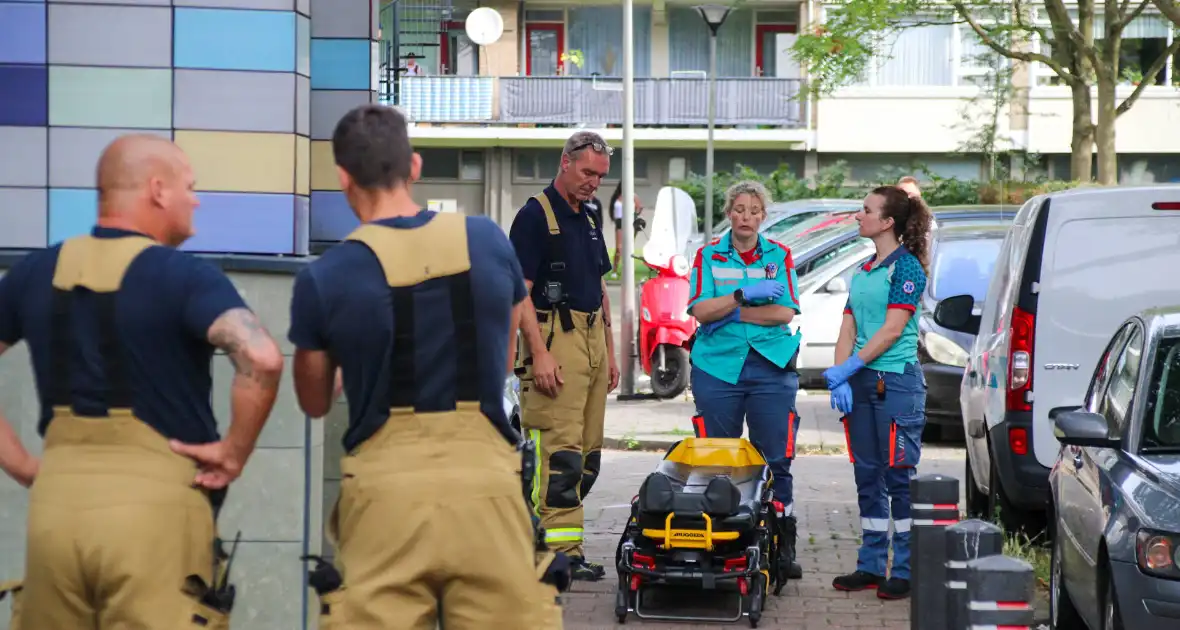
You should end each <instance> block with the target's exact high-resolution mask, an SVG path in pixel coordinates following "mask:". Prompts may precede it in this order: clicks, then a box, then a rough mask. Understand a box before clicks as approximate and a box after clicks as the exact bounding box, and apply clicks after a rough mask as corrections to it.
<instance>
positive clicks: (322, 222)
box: [310, 191, 361, 242]
mask: <svg viewBox="0 0 1180 630" xmlns="http://www.w3.org/2000/svg"><path fill="white" fill-rule="evenodd" d="M360 224H361V222H360V220H359V219H357V218H356V215H355V214H353V213H352V208H350V207H349V206H348V199H347V198H346V197H345V196H344V193H342V192H338V191H337V192H312V193H311V228H310V232H311V240H312V241H313V242H314V241H321V242H322V241H339V240H343V239H344V237H345V236H348V235H349V234H350V233H351V232H352V231H353V230H355V229H356V228H357V226H359V225H360Z"/></svg>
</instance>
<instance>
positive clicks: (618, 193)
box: [610, 182, 643, 278]
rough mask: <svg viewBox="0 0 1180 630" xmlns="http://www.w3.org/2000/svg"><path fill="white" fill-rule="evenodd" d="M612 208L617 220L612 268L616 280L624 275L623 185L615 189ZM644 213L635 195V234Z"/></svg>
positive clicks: (611, 198) (611, 200) (611, 203)
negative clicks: (622, 264)
mask: <svg viewBox="0 0 1180 630" xmlns="http://www.w3.org/2000/svg"><path fill="white" fill-rule="evenodd" d="M610 207H611V211H612V213H613V214H612V216H614V219H615V257H614V264H613V265H612V267H613V268H614V271H613V272H612V275H613V276H615V277H616V278H617V277H618V275H619V274H620V273H622V271H621V270H622V267H620V266H619V258H620V256H622V254H623V183H622V182H619V185H618V186H616V187H615V192H614V194H613V195H611V197H610ZM642 212H643V205H642V204H640V203H639V195H635V223H636V225H635V226H634V229H635V232H636V233H638V232H639V229H640V228H639V227H638V226H639V223H640V219H639V215H640V214H641V213H642Z"/></svg>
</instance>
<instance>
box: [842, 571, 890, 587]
mask: <svg viewBox="0 0 1180 630" xmlns="http://www.w3.org/2000/svg"><path fill="white" fill-rule="evenodd" d="M884 583H885V578H884V577H882V576H880V575H873V574H872V573H869V572H867V571H857V572H855V573H849V574H848V575H841V576H839V577H837V578H836V579H834V580H832V586H833V587H834V588H835V589H836V590H837V591H867V590H869V589H871V588H880V587H881V585H882V584H884Z"/></svg>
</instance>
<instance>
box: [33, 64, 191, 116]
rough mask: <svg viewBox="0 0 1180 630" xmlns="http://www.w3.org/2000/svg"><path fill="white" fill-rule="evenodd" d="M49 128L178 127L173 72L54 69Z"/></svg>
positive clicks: (52, 72)
mask: <svg viewBox="0 0 1180 630" xmlns="http://www.w3.org/2000/svg"><path fill="white" fill-rule="evenodd" d="M49 104H50V107H49V122H50V124H51V125H54V126H74V127H126V128H131V129H161V128H171V127H172V71H171V70H149V69H127V68H79V67H67V66H52V67H51V68H50V70H49Z"/></svg>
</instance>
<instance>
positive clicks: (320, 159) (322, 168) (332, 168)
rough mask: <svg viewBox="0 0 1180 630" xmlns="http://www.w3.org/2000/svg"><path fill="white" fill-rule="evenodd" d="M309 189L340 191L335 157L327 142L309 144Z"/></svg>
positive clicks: (330, 145) (319, 141)
mask: <svg viewBox="0 0 1180 630" xmlns="http://www.w3.org/2000/svg"><path fill="white" fill-rule="evenodd" d="M311 189H312V190H340V175H339V173H337V171H336V156H334V155H333V154H332V143H331V142H330V141H328V140H318V141H313V142H312V143H311Z"/></svg>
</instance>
